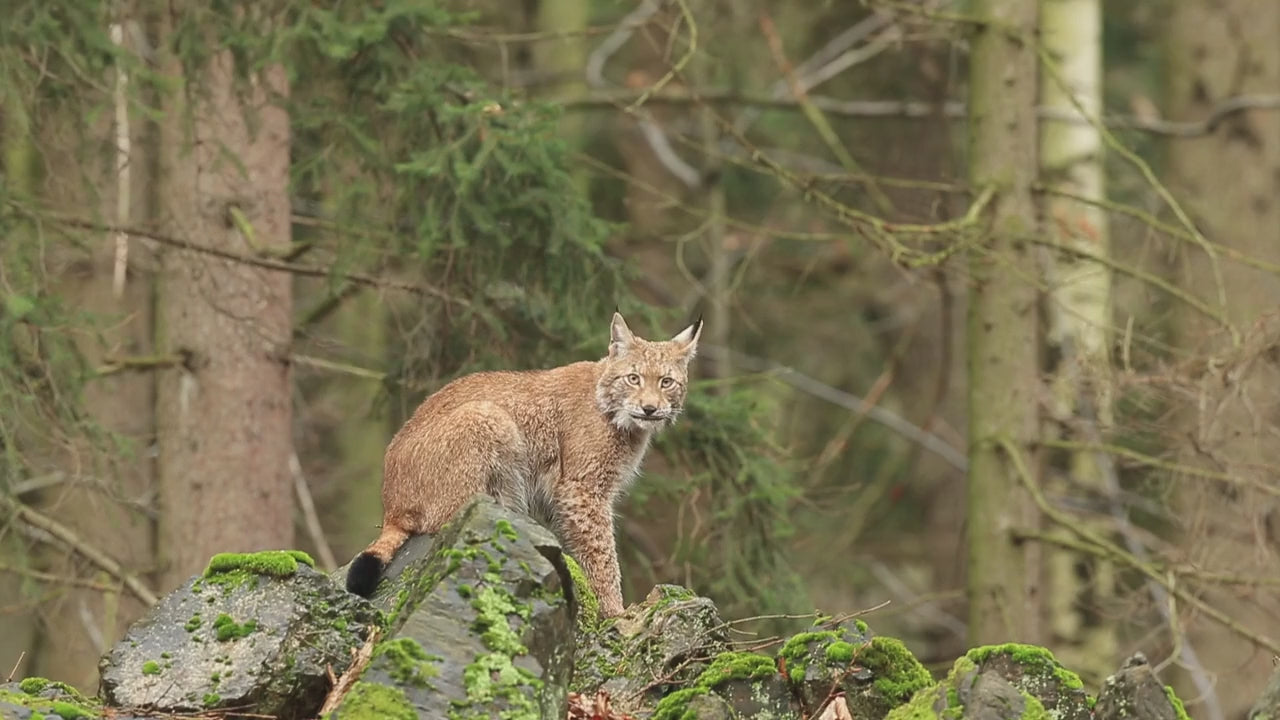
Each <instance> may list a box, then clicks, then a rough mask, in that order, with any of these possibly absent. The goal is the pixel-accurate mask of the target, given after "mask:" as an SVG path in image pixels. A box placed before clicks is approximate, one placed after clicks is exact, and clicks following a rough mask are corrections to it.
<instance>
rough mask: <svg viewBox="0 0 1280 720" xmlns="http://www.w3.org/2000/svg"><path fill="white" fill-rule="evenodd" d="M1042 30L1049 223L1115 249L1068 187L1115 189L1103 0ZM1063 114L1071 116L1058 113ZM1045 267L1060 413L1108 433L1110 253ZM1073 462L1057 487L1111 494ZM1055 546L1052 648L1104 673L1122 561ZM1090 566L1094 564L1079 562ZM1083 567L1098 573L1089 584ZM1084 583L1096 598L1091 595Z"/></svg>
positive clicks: (1058, 237)
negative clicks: (1101, 123)
mask: <svg viewBox="0 0 1280 720" xmlns="http://www.w3.org/2000/svg"><path fill="white" fill-rule="evenodd" d="M1040 31H1041V38H1042V40H1043V42H1044V48H1045V50H1046V51H1047V53H1048V54H1049V56H1050V57H1051V61H1052V65H1050V64H1042V65H1041V72H1040V88H1041V90H1040V98H1041V105H1043V106H1044V107H1046V108H1048V109H1050V110H1052V111H1054V116H1053V117H1051V118H1048V119H1044V120H1042V121H1041V124H1040V177H1041V182H1042V183H1043V184H1044V185H1045V187H1047V188H1049V190H1050V192H1049V193H1048V195H1047V197H1046V200H1045V210H1046V213H1045V215H1046V227H1045V233H1046V234H1047V235H1048V236H1049V238H1050V239H1051V240H1052V241H1054V242H1056V243H1059V244H1060V245H1062V246H1063V247H1065V248H1073V249H1078V250H1080V251H1081V252H1083V253H1087V254H1091V255H1098V256H1103V257H1106V256H1108V255H1109V254H1110V243H1109V241H1108V232H1107V217H1106V214H1105V213H1104V212H1103V210H1102V209H1101V208H1100V207H1098V206H1097V205H1090V204H1088V202H1085V201H1082V200H1077V199H1074V198H1073V197H1069V196H1075V197H1079V198H1084V199H1085V200H1094V201H1098V200H1102V199H1103V198H1104V197H1105V192H1106V190H1105V183H1104V176H1103V163H1102V161H1103V144H1102V136H1101V134H1100V133H1099V132H1098V130H1096V129H1095V128H1094V127H1093V126H1092V125H1090V124H1089V123H1087V122H1085V117H1092V118H1098V117H1099V116H1100V114H1101V109H1102V6H1101V2H1100V0H1041V2H1040ZM1081 110H1083V112H1084V113H1086V115H1085V116H1084V117H1082V116H1081V115H1080V111H1081ZM1062 116H1066V117H1069V118H1072V119H1054V118H1055V117H1062ZM1047 269H1048V274H1049V277H1048V288H1049V297H1048V298H1047V300H1048V303H1047V304H1048V322H1049V327H1048V328H1047V335H1048V337H1047V340H1048V343H1049V345H1051V346H1052V347H1054V348H1055V349H1056V351H1057V352H1056V353H1055V356H1056V358H1057V363H1056V367H1053V368H1052V369H1051V372H1052V373H1053V379H1052V382H1053V391H1052V394H1051V400H1050V407H1051V412H1052V414H1053V417H1054V419H1055V420H1057V421H1058V423H1059V424H1058V426H1057V431H1058V433H1059V434H1060V436H1061V437H1062V439H1064V440H1071V441H1076V442H1081V443H1089V442H1098V441H1099V440H1100V439H1101V436H1100V433H1101V432H1103V430H1104V429H1105V428H1107V427H1109V426H1110V424H1111V392H1110V387H1111V383H1110V377H1109V367H1110V359H1109V354H1108V348H1109V346H1110V333H1109V332H1108V329H1109V328H1110V326H1111V273H1110V270H1109V269H1108V268H1107V266H1106V265H1103V264H1102V263H1099V262H1096V261H1092V260H1088V259H1084V258H1082V257H1080V256H1079V255H1073V254H1070V253H1066V252H1056V253H1053V254H1052V259H1051V261H1050V264H1049V266H1048V268H1047ZM1063 464H1064V465H1065V467H1061V468H1060V472H1056V473H1054V476H1055V477H1062V478H1065V479H1066V480H1065V482H1062V483H1060V484H1061V485H1062V486H1061V487H1058V488H1056V491H1057V493H1060V494H1067V495H1080V494H1092V495H1093V496H1095V497H1107V496H1109V493H1108V492H1107V490H1106V485H1107V483H1106V478H1105V476H1104V474H1103V473H1104V468H1102V467H1100V466H1099V464H1098V462H1097V454H1096V453H1094V452H1090V451H1083V450H1082V451H1076V452H1071V453H1068V454H1067V455H1066V456H1065V457H1064V458H1063ZM1052 532H1055V533H1057V532H1068V531H1067V530H1066V529H1065V528H1058V529H1054V530H1052ZM1103 534H1106V533H1105V530H1104V531H1103ZM1045 553H1046V554H1045V571H1046V578H1045V582H1046V592H1045V595H1044V597H1045V604H1046V610H1047V621H1048V627H1049V629H1050V630H1051V631H1052V633H1053V641H1054V648H1055V650H1056V651H1057V652H1058V653H1059V656H1060V657H1061V658H1062V660H1063V662H1065V663H1068V664H1070V665H1072V666H1073V667H1078V668H1081V669H1082V670H1083V671H1084V672H1085V674H1086V675H1087V676H1090V677H1105V676H1106V674H1107V673H1109V672H1111V670H1112V669H1113V668H1114V667H1115V663H1116V661H1117V658H1116V657H1115V656H1116V654H1117V652H1118V648H1117V641H1116V638H1117V636H1116V633H1115V632H1114V628H1113V627H1112V624H1111V623H1110V622H1107V621H1105V620H1104V619H1103V618H1105V617H1109V614H1108V613H1105V612H1102V613H1097V612H1090V611H1091V610H1096V609H1097V608H1096V605H1098V604H1105V603H1107V602H1108V601H1109V600H1110V599H1112V598H1113V597H1114V595H1115V578H1114V568H1113V567H1112V566H1111V565H1110V563H1107V562H1106V561H1105V560H1101V559H1096V558H1090V557H1086V556H1083V555H1081V554H1079V553H1074V552H1070V551H1067V550H1061V549H1049V550H1046V551H1045ZM1085 567H1087V572H1086V573H1083V574H1082V573H1080V572H1079V571H1078V570H1079V569H1081V568H1085ZM1082 577H1088V578H1089V587H1086V585H1085V583H1084V581H1083V580H1082V579H1081V578H1082ZM1086 593H1088V595H1089V597H1090V598H1091V600H1090V602H1091V603H1093V604H1094V605H1095V607H1094V608H1086V607H1084V606H1083V605H1082V602H1083V600H1084V597H1085V595H1086ZM1090 664H1091V665H1092V667H1087V668H1086V667H1085V666H1086V665H1090Z"/></svg>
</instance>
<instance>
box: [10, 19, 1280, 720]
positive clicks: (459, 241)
mask: <svg viewBox="0 0 1280 720" xmlns="http://www.w3.org/2000/svg"><path fill="white" fill-rule="evenodd" d="M0 7H2V8H3V10H0V17H2V18H3V20H0V148H2V150H3V153H2V159H3V162H2V165H0V503H3V504H2V505H0V507H3V511H0V576H2V577H3V581H2V582H0V627H3V628H4V630H3V631H2V632H0V667H3V672H2V673H0V674H7V673H8V671H9V668H10V667H13V666H14V665H15V663H16V664H17V672H18V674H19V675H21V674H39V675H45V676H48V677H52V678H57V679H63V680H66V681H69V682H72V683H74V684H76V685H79V686H81V687H83V688H85V689H88V690H92V689H93V688H94V687H95V686H96V682H97V676H96V663H97V658H98V656H99V654H100V653H101V652H102V651H104V650H105V649H107V648H108V647H109V646H110V645H111V643H113V642H114V641H115V640H116V639H117V638H118V637H119V636H120V634H121V633H122V632H123V629H124V628H125V627H126V626H127V624H128V623H129V622H131V621H132V620H134V619H136V618H137V617H138V616H139V614H140V613H141V612H142V611H143V610H144V609H145V607H146V606H147V604H149V603H151V602H153V601H154V599H155V597H156V596H157V595H158V594H163V593H165V592H167V591H169V590H170V589H172V588H174V587H176V586H177V585H178V584H179V583H180V582H181V581H182V580H183V579H185V578H186V577H188V576H190V575H191V574H193V573H195V572H198V571H199V570H200V569H201V568H202V567H203V565H204V563H205V561H206V560H207V558H208V556H209V555H211V554H212V553H214V552H217V551H234V550H252V549H263V548H279V547H300V548H302V549H305V550H308V551H310V552H312V553H313V554H314V555H316V557H317V559H318V560H319V561H320V563H321V564H322V565H324V566H326V567H328V568H332V567H335V566H337V565H341V564H342V563H344V562H346V561H347V560H348V559H349V558H350V557H351V556H352V555H353V554H354V553H356V552H357V551H358V550H359V549H361V548H362V547H363V546H364V544H365V543H366V542H368V541H369V540H370V539H371V538H372V537H374V535H375V534H376V533H375V526H376V525H377V523H378V522H379V520H380V517H379V512H380V504H379V498H378V486H379V482H380V479H381V460H382V452H383V450H384V448H385V445H386V442H387V441H388V440H389V438H390V437H391V435H392V433H393V432H394V431H395V429H396V428H398V426H399V424H400V423H401V422H402V421H403V419H404V418H405V417H406V416H407V414H408V413H409V412H411V411H412V409H413V408H414V407H415V405H416V404H417V403H418V402H419V401H420V400H421V398H422V397H423V396H424V395H425V394H426V393H428V392H430V391H432V390H433V389H435V388H438V387H440V386H441V385H442V384H443V383H445V382H447V381H448V380H450V379H451V378H453V377H456V376H458V375H459V374H462V373H466V372H470V371H473V370H476V369H481V368H499V367H500V368H534V367H541V366H549V365H553V364H559V363H562V362H566V361H572V360H579V359H590V358H597V357H600V356H601V355H603V353H604V352H605V349H606V344H607V339H608V335H607V328H608V322H609V317H610V313H611V312H612V311H613V309H614V307H615V306H617V307H620V308H621V309H622V310H623V312H624V313H627V314H628V318H629V320H630V321H631V324H632V327H633V328H635V329H636V330H637V331H638V332H639V333H641V334H642V335H645V336H667V335H670V334H672V333H674V332H676V331H677V330H679V329H680V328H681V327H683V325H684V324H685V323H686V322H687V321H688V320H689V319H691V318H692V317H693V316H695V315H697V314H699V313H701V314H703V315H704V316H705V318H706V320H707V326H706V332H705V333H704V335H703V341H702V352H701V354H700V359H699V360H698V361H697V366H696V368H695V374H696V375H697V377H698V378H699V379H698V381H697V382H696V384H695V385H694V386H693V388H692V389H691V392H690V396H691V399H690V407H689V410H688V412H687V414H686V417H685V419H684V420H683V421H682V422H681V423H680V424H679V425H677V426H676V427H675V428H674V429H672V430H670V431H668V432H666V433H665V434H664V436H662V437H661V439H660V440H659V441H658V442H657V443H656V445H655V449H654V451H653V452H652V453H651V454H650V456H649V459H648V461H647V463H646V469H645V473H644V477H643V479H642V480H641V482H639V483H637V485H636V487H635V490H634V492H633V493H632V494H631V495H630V497H629V498H628V499H627V501H626V502H625V503H624V504H623V506H622V507H621V508H620V513H621V518H622V523H621V526H620V531H619V543H620V548H621V553H622V556H623V563H624V569H623V574H624V578H625V592H626V596H627V599H628V600H629V601H631V602H635V601H636V600H638V599H640V598H642V597H643V596H644V594H645V593H647V591H648V589H649V588H650V587H651V586H652V585H653V584H654V583H657V582H677V583H683V584H688V585H689V586H691V587H692V588H694V589H695V590H697V591H698V592H699V593H702V594H705V595H709V596H711V597H712V598H714V599H715V600H716V601H717V602H719V603H720V604H721V607H722V610H723V611H724V613H725V615H726V616H728V617H745V616H774V617H773V618H772V619H771V620H768V621H766V620H762V621H761V622H760V623H759V631H760V632H762V633H767V632H773V631H775V630H778V629H780V628H783V627H788V628H790V629H796V628H797V627H799V626H802V625H805V624H807V623H809V622H810V620H808V619H805V617H803V616H805V614H806V613H808V614H811V613H813V612H814V611H815V609H816V610H818V611H821V612H824V613H846V612H853V611H857V610H860V609H866V608H872V607H877V608H878V609H876V610H875V611H874V612H872V613H870V614H869V615H868V616H867V620H868V621H870V623H871V624H872V626H873V627H874V628H876V630H877V631H878V632H880V633H883V634H892V635H897V636H899V637H902V638H903V639H904V640H905V641H906V642H907V644H908V645H909V646H910V647H911V649H912V650H913V651H915V652H916V653H917V654H918V655H920V656H921V658H922V659H924V660H926V661H927V662H932V663H933V664H934V666H935V667H937V668H942V667H945V666H947V665H949V663H950V661H951V659H952V658H954V657H955V656H956V655H957V654H959V653H961V652H963V650H964V649H965V648H966V647H968V646H970V645H972V644H977V643H986V642H1001V641H1006V640H1022V641H1028V642H1036V643H1042V644H1045V645H1047V646H1048V647H1049V648H1051V649H1052V650H1053V651H1054V652H1055V653H1057V654H1058V656H1059V657H1060V659H1062V660H1063V661H1064V662H1065V663H1066V664H1068V665H1070V666H1072V667H1073V668H1074V669H1077V670H1079V671H1081V674H1082V676H1084V678H1085V679H1086V682H1088V683H1092V684H1094V685H1095V687H1096V684H1097V683H1099V682H1101V681H1102V679H1103V678H1104V677H1105V676H1106V674H1107V673H1108V672H1110V671H1112V670H1114V668H1116V667H1117V666H1118V664H1119V663H1120V661H1121V660H1122V659H1123V658H1124V657H1126V656H1128V655H1129V654H1130V653H1132V652H1134V651H1137V650H1141V651H1143V652H1145V653H1146V654H1147V655H1148V657H1149V658H1151V660H1152V663H1153V664H1154V665H1156V667H1157V669H1158V670H1159V671H1160V672H1161V674H1162V676H1163V677H1164V678H1165V679H1166V680H1168V681H1172V682H1173V684H1174V685H1175V686H1176V687H1177V688H1178V691H1179V693H1180V694H1181V695H1182V697H1184V698H1186V699H1187V701H1188V702H1187V705H1188V709H1189V711H1190V712H1191V714H1192V715H1193V716H1194V717H1197V718H1201V719H1202V720H1221V719H1222V718H1231V719H1235V718H1243V717H1244V713H1245V710H1246V708H1247V707H1248V705H1249V704H1250V703H1251V702H1252V700H1253V698H1254V697H1256V695H1257V694H1258V692H1259V691H1260V690H1261V688H1262V686H1263V684H1264V683H1265V679H1266V677H1267V675H1268V674H1269V673H1270V672H1271V668H1272V663H1273V658H1274V657H1276V656H1277V655H1280V638H1277V636H1276V635H1275V628H1276V627H1277V623H1278V622H1280V604H1277V603H1276V601H1275V597H1276V593H1277V591H1278V590H1280V561H1278V559H1277V557H1278V556H1277V553H1278V552H1280V504H1278V502H1277V498H1278V496H1280V482H1278V481H1277V478H1280V432H1277V430H1278V428H1280V317H1278V315H1280V42H1277V37H1280V3H1277V2H1275V0H1176V2H1175V0H1111V1H1110V2H1106V3H1103V2H1102V0H1041V1H1040V2H1038V3H1037V2H1035V1H1034V0H864V1H862V2H851V1H847V0H846V1H844V2H836V1H834V0H789V1H786V2H781V1H778V2H765V1H764V0H670V1H660V0H479V1H477V2H461V1H457V2H452V1H449V0H380V1H377V2H327V3H322V2H299V1H297V0H265V1H263V2H256V3H237V2H229V1H227V0H217V1H215V2H209V3H203V2H194V1H191V0H170V1H169V2H152V1H151V0H117V1H114V2H104V1H102V0H83V1H81V2H66V1H64V2H50V1H48V0H4V2H2V3H0ZM886 601H887V603H888V604H884V603H886ZM787 614H792V615H798V616H801V617H799V618H796V619H790V620H788V619H786V618H785V617H778V616H784V615H787Z"/></svg>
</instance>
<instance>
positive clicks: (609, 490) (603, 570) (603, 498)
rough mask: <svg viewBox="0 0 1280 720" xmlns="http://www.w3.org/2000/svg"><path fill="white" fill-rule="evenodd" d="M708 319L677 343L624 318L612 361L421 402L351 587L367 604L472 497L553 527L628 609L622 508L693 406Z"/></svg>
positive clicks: (461, 387) (396, 443) (601, 591)
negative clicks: (384, 579)
mask: <svg viewBox="0 0 1280 720" xmlns="http://www.w3.org/2000/svg"><path fill="white" fill-rule="evenodd" d="M701 332H702V320H701V319H699V320H698V321H697V322H695V323H694V324H692V325H690V326H689V327H687V328H685V329H684V330H683V331H682V332H681V333H680V334H678V335H676V336H675V337H673V338H671V339H670V340H667V341H656V342H655V341H649V340H644V339H641V338H638V337H636V336H635V335H634V334H632V332H631V330H630V329H629V328H628V327H627V323H626V321H625V320H623V319H622V316H621V315H619V314H617V313H614V316H613V324H612V327H611V332H610V341H609V355H608V356H607V357H605V358H603V359H601V360H598V361H596V362H577V363H573V364H571V365H565V366H563V367H558V368H552V369H550V370H531V371H525V372H480V373H475V374H473V375H467V376H464V377H461V378H458V379H456V380H454V381H452V382H450V383H449V384H447V385H445V386H444V387H442V388H440V390H439V391H437V392H436V393H435V394H433V395H431V396H430V397H428V398H427V399H426V400H425V401H423V403H422V405H420V406H419V407H418V409H417V411H415V412H414V414H413V416H412V417H410V418H409V420H408V421H406V422H405V424H404V427H403V428H401V429H400V432H398V433H396V436H395V437H394V438H393V439H392V440H391V444H390V445H389V446H388V447H387V454H386V458H385V460H384V465H383V480H382V508H383V519H382V534H381V535H379V536H378V539H377V540H375V541H373V544H371V545H369V547H368V548H367V549H366V550H365V551H364V552H363V553H361V554H360V555H359V556H358V557H356V559H355V561H354V562H352V564H351V569H350V570H349V571H348V573H347V589H348V590H350V591H351V592H354V593H356V594H358V595H364V596H366V597H367V596H368V595H370V594H372V593H373V590H374V588H375V587H376V586H377V584H378V578H379V576H380V575H381V573H382V570H383V568H385V567H386V565H387V563H388V562H390V560H391V557H392V556H393V555H394V554H395V552H396V550H398V549H399V548H400V546H401V545H403V544H404V542H405V540H407V539H409V537H410V536H411V535H416V534H420V533H434V532H436V531H437V530H439V529H440V527H441V526H442V525H444V524H445V522H446V521H448V520H449V518H450V517H452V516H453V514H454V513H455V512H457V511H458V510H459V509H460V508H461V507H462V506H463V505H464V504H465V503H466V502H467V501H468V500H469V499H471V498H472V497H474V496H475V495H478V494H480V493H488V494H489V495H492V496H493V497H495V498H497V500H498V501H499V502H500V503H502V505H503V506H505V507H508V508H512V509H514V510H519V511H522V512H529V511H533V512H534V513H535V514H537V515H540V516H542V519H544V520H546V521H548V524H549V525H550V526H551V527H552V528H553V529H554V530H555V531H556V533H557V534H558V535H559V536H560V539H561V540H562V541H563V542H564V543H565V545H566V546H567V549H568V550H569V553H570V554H571V555H573V557H574V558H575V559H576V560H577V561H578V562H580V563H581V564H582V566H583V569H584V570H585V571H586V574H587V578H588V579H589V581H590V583H591V587H592V589H593V590H594V591H595V592H596V594H597V595H598V596H599V598H600V609H601V612H602V613H603V614H604V615H606V616H610V617H611V616H615V615H618V614H620V613H622V610H623V604H622V576H621V575H620V573H619V571H618V550H617V545H616V544H615V540H614V534H613V532H614V531H613V505H614V502H615V501H616V500H617V499H618V498H619V497H620V496H621V494H622V492H623V490H624V489H625V488H626V486H627V484H628V483H629V482H630V481H631V480H632V478H634V477H635V475H636V472H637V471H638V470H639V467H640V461H641V460H642V459H643V458H644V453H645V451H646V450H647V449H648V448H649V440H650V438H652V437H653V435H654V433H655V432H657V431H658V430H660V429H661V428H663V427H665V426H667V425H669V424H671V423H672V422H674V421H675V419H676V417H678V416H679V415H680V411H681V410H682V409H683V406H684V399H685V393H686V390H687V386H688V379H689V361H690V360H691V359H692V358H693V356H694V353H695V352H696V351H697V347H698V336H699V335H700V334H701Z"/></svg>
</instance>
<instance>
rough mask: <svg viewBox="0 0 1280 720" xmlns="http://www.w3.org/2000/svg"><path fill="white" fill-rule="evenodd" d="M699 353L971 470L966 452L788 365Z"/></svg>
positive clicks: (710, 350)
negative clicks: (765, 376) (726, 360)
mask: <svg viewBox="0 0 1280 720" xmlns="http://www.w3.org/2000/svg"><path fill="white" fill-rule="evenodd" d="M699 351H700V352H702V353H703V354H705V355H707V356H708V357H715V356H716V355H719V354H724V353H727V354H728V355H729V356H730V357H731V358H732V359H733V362H734V364H736V365H738V366H740V367H743V368H746V369H747V370H751V371H752V372H764V373H769V374H770V375H773V376H775V377H777V378H778V379H780V380H782V381H783V382H785V383H786V384H788V385H790V386H791V387H793V388H795V389H797V390H800V391H802V392H806V393H808V394H810V395H812V396H814V397H816V398H818V399H819V400H825V401H826V402H829V403H831V404H832V405H836V406H838V407H842V408H844V409H846V410H848V411H850V412H857V413H863V412H865V413H866V415H867V417H868V418H870V419H871V420H874V421H875V422H878V423H880V424H881V425H883V426H885V427H887V428H889V429H890V430H893V431H894V432H896V433H898V434H899V435H901V436H903V437H904V438H906V439H908V440H910V441H911V442H914V443H916V444H918V445H920V446H921V447H923V448H924V449H926V450H928V451H929V452H932V453H934V454H935V455H937V456H938V457H940V458H942V459H943V460H945V461H946V462H947V464H949V465H951V467H953V468H955V469H957V470H959V471H960V472H966V471H967V470H968V469H969V459H968V458H967V457H966V456H965V454H964V453H963V452H961V451H960V450H957V449H956V448H954V447H952V446H951V445H950V444H949V443H948V442H947V441H946V440H943V439H942V438H940V437H938V436H937V435H934V434H933V433H931V432H928V431H927V430H924V429H922V428H920V426H918V425H915V424H914V423H912V422H911V421H909V420H906V419H905V418H903V417H901V416H899V415H897V414H895V413H893V412H892V411H890V410H886V409H884V408H883V407H881V406H879V405H871V406H867V405H866V403H865V401H864V400H863V399H862V398H860V397H858V396H857V395H854V394H853V393H850V392H846V391H844V390H841V389H839V388H835V387H832V386H830V385H827V384H826V383H823V382H821V381H819V380H815V379H814V378H812V377H809V376H808V375H805V374H803V373H801V372H799V371H797V370H794V369H792V368H790V367H787V366H785V365H780V364H778V363H774V362H772V361H769V360H765V359H762V358H757V357H753V356H750V355H745V354H743V353H740V352H737V351H735V350H732V349H730V348H722V347H720V346H717V345H705V346H700V347H699Z"/></svg>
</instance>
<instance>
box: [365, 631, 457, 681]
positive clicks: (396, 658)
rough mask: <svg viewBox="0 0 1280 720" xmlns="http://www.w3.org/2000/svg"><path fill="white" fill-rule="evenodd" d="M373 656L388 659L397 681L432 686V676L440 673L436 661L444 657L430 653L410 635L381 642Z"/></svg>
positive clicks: (391, 671) (392, 675)
mask: <svg viewBox="0 0 1280 720" xmlns="http://www.w3.org/2000/svg"><path fill="white" fill-rule="evenodd" d="M373 657H374V658H386V659H387V661H388V662H389V664H390V674H391V677H393V678H394V679H395V680H396V682H399V683H403V684H406V685H413V686H416V687H431V678H434V677H436V676H438V675H439V674H440V670H439V668H437V667H436V663H438V662H440V661H441V660H442V659H443V658H441V657H440V656H439V655H432V654H431V653H428V652H427V651H426V650H424V649H423V647H422V645H421V644H419V643H418V641H417V640H414V639H413V638H408V637H402V638H394V639H392V640H388V641H386V642H383V643H380V644H379V645H378V647H377V648H376V649H374V651H373Z"/></svg>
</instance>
